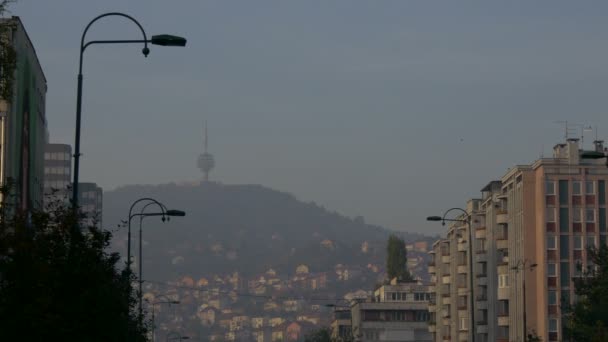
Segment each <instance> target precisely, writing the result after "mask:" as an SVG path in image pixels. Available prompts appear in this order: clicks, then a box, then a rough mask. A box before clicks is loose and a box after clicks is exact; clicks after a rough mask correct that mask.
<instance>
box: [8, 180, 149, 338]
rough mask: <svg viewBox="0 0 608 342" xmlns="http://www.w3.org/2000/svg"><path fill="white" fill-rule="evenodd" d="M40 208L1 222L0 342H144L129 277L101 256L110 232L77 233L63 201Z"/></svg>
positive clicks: (89, 229)
mask: <svg viewBox="0 0 608 342" xmlns="http://www.w3.org/2000/svg"><path fill="white" fill-rule="evenodd" d="M2 190H3V193H4V194H7V193H6V189H2ZM46 209H47V210H46V211H44V212H42V211H37V212H36V211H35V212H32V213H30V214H29V215H25V214H21V213H17V214H16V215H14V217H12V218H10V217H4V216H3V217H4V219H3V220H2V221H1V222H0V331H1V332H2V338H3V340H4V339H6V340H7V341H9V340H20V341H43V340H44V341H120V340H123V341H124V340H129V341H145V340H146V333H147V328H146V325H145V324H143V323H140V322H139V320H138V319H137V317H136V314H135V305H136V300H137V298H136V296H135V293H134V291H133V289H132V283H133V281H134V280H135V279H134V277H133V275H132V274H131V273H130V272H128V271H126V270H123V271H119V270H118V265H117V264H118V262H119V256H118V254H115V253H113V254H109V253H107V252H106V248H107V247H108V245H109V242H110V238H111V234H110V233H109V232H106V231H102V230H101V229H98V228H97V227H96V226H95V225H92V226H89V227H87V228H86V229H84V230H82V231H81V230H80V229H78V228H77V227H76V220H77V218H76V215H75V214H74V213H73V211H72V210H71V209H70V208H68V207H66V206H64V205H63V203H61V202H55V203H52V204H50V205H49V206H48V207H47V208H46ZM11 216H13V215H11Z"/></svg>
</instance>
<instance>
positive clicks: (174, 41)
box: [72, 12, 186, 212]
mask: <svg viewBox="0 0 608 342" xmlns="http://www.w3.org/2000/svg"><path fill="white" fill-rule="evenodd" d="M109 16H118V17H123V18H126V19H128V20H130V21H132V22H133V23H134V24H135V25H137V27H139V29H140V30H141V33H142V35H143V39H135V40H133V39H129V40H125V39H123V40H92V41H89V42H85V38H86V34H87V32H88V31H89V28H90V27H91V25H93V23H95V22H96V21H97V20H99V19H101V18H105V17H109ZM141 43H143V44H144V48H143V49H142V53H143V54H144V57H147V56H148V54H149V53H150V49H149V48H148V43H151V44H154V45H161V46H186V39H185V38H183V37H178V36H172V35H168V34H162V35H156V36H152V39H148V36H147V35H146V31H144V28H143V27H142V26H141V24H140V23H139V22H138V21H137V20H135V19H134V18H133V17H131V16H130V15H127V14H124V13H120V12H109V13H104V14H102V15H99V16H97V17H95V18H94V19H93V20H91V21H90V22H89V24H88V25H87V26H86V28H85V29H84V32H83V33H82V37H81V38H80V60H79V63H78V86H77V93H76V135H75V142H74V149H75V151H74V183H73V184H72V206H73V208H74V211H75V212H77V211H78V176H79V172H80V121H81V113H82V81H83V79H82V59H83V55H84V51H85V50H86V48H87V47H88V46H89V45H93V44H141Z"/></svg>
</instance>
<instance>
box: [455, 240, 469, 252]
mask: <svg viewBox="0 0 608 342" xmlns="http://www.w3.org/2000/svg"><path fill="white" fill-rule="evenodd" d="M457 249H458V251H459V252H466V251H468V250H469V244H468V243H467V242H458V247H457Z"/></svg>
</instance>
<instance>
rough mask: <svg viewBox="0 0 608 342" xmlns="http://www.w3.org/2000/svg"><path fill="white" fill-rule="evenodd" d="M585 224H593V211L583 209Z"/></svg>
mask: <svg viewBox="0 0 608 342" xmlns="http://www.w3.org/2000/svg"><path fill="white" fill-rule="evenodd" d="M585 222H595V209H590V208H587V209H585Z"/></svg>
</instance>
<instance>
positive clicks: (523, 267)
mask: <svg viewBox="0 0 608 342" xmlns="http://www.w3.org/2000/svg"><path fill="white" fill-rule="evenodd" d="M536 266H538V264H536V263H530V260H527V259H526V260H524V261H521V260H520V261H518V262H517V264H516V265H515V266H513V267H511V269H512V270H514V271H515V272H516V273H519V272H520V271H521V272H522V278H521V282H522V290H523V294H524V295H523V297H524V298H523V300H524V341H527V340H528V320H527V317H526V271H527V270H529V271H530V272H532V271H534V269H535V268H536Z"/></svg>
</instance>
